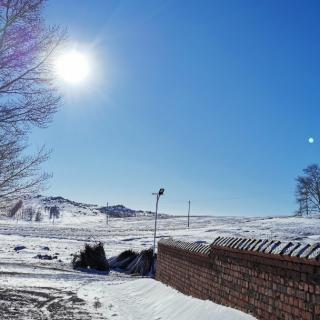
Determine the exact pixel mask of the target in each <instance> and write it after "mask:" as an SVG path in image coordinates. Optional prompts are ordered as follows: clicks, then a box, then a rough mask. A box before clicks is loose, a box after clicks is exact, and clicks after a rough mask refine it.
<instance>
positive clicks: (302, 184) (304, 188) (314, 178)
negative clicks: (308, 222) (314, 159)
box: [296, 164, 320, 215]
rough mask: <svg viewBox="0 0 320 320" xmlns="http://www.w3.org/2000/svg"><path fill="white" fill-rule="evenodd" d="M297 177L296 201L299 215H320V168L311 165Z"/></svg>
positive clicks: (316, 165)
mask: <svg viewBox="0 0 320 320" xmlns="http://www.w3.org/2000/svg"><path fill="white" fill-rule="evenodd" d="M303 173H304V175H302V176H299V177H297V179H296V181H297V187H296V201H297V203H298V206H299V207H298V209H297V214H298V215H310V214H320V167H319V165H318V164H312V165H309V166H308V167H307V168H305V169H304V170H303Z"/></svg>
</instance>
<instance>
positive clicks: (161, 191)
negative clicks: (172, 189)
mask: <svg viewBox="0 0 320 320" xmlns="http://www.w3.org/2000/svg"><path fill="white" fill-rule="evenodd" d="M158 194H159V196H162V195H163V194H164V188H161V189H160V190H159V193H158Z"/></svg>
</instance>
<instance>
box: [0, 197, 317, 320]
mask: <svg viewBox="0 0 320 320" xmlns="http://www.w3.org/2000/svg"><path fill="white" fill-rule="evenodd" d="M92 208H94V207H93V206H91V207H90V208H89V209H88V208H87V207H85V208H82V209H81V210H85V211H88V212H87V214H84V213H83V212H84V211H82V212H81V213H79V212H78V211H79V210H78V207H74V206H73V205H72V203H71V204H70V203H69V204H68V206H67V205H66V206H65V207H64V209H63V213H62V216H61V219H56V221H55V223H54V224H53V223H52V221H50V220H49V219H48V218H46V219H44V220H43V221H42V222H26V221H21V220H20V221H18V222H17V221H16V220H12V219H8V218H1V219H0V313H1V314H2V318H1V319H3V320H4V319H23V320H27V319H32V320H37V319H52V318H55V319H91V318H92V319H139V320H140V319H141V320H144V319H148V320H150V319H154V320H160V319H162V320H170V319H178V320H179V319H199V320H202V319H209V317H210V319H226V320H228V319H253V318H252V317H251V316H249V315H245V314H244V313H241V312H239V311H236V310H234V309H230V308H226V307H222V306H219V305H216V304H214V303H213V302H209V301H201V300H198V299H194V298H191V297H187V296H185V295H182V294H181V293H179V292H177V291H175V290H174V289H172V288H169V287H167V286H165V285H163V284H161V283H159V282H157V281H155V280H152V279H143V278H136V277H131V276H127V275H124V274H121V273H117V272H111V273H110V274H109V275H103V274H92V273H84V272H78V271H74V270H72V268H71V264H70V263H71V261H72V254H74V253H76V252H77V251H79V250H80V249H81V248H82V247H83V245H84V243H86V242H94V241H103V242H104V244H105V251H106V254H107V257H108V258H110V257H112V256H114V255H117V254H119V253H120V252H122V251H124V250H126V249H133V250H142V249H146V248H149V247H151V246H152V243H153V228H154V220H153V217H152V216H150V215H149V216H148V215H146V216H137V217H126V218H110V219H109V224H108V225H107V224H106V219H105V215H104V214H103V213H101V212H93V210H95V209H92ZM90 212H91V213H90ZM186 224H187V219H186V217H167V218H164V217H163V218H161V219H159V221H158V232H157V234H158V239H160V238H165V237H173V238H175V239H179V240H184V241H198V242H199V241H201V243H211V242H213V240H214V239H215V238H216V237H218V236H228V237H231V236H232V237H242V238H251V239H252V238H263V239H273V240H280V241H286V242H288V241H292V242H300V243H310V244H314V243H316V242H320V219H319V218H316V217H312V218H302V217H273V218H272V217H268V218H266V217H263V218H261V217H191V223H190V225H191V227H190V228H189V229H188V228H187V227H186ZM16 246H25V247H26V248H25V249H21V250H17V251H15V250H14V248H15V247H16ZM45 247H48V248H49V249H50V250H46V248H45ZM38 254H42V255H43V254H48V255H57V256H58V258H57V259H55V260H48V261H47V260H40V259H37V258H35V257H36V256H37V255H38Z"/></svg>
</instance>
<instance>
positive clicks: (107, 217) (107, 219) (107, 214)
mask: <svg viewBox="0 0 320 320" xmlns="http://www.w3.org/2000/svg"><path fill="white" fill-rule="evenodd" d="M108 207H109V202H107V209H106V224H107V226H108V225H109V213H108Z"/></svg>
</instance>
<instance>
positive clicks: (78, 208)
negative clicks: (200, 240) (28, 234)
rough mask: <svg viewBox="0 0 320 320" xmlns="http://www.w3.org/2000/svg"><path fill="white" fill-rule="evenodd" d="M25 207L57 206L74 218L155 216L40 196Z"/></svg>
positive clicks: (116, 207) (147, 212) (140, 211)
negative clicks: (80, 216)
mask: <svg viewBox="0 0 320 320" xmlns="http://www.w3.org/2000/svg"><path fill="white" fill-rule="evenodd" d="M25 205H26V206H32V207H38V208H39V207H40V208H43V209H45V208H49V207H53V206H56V207H58V208H59V210H60V211H61V212H62V213H69V214H72V215H73V216H77V215H97V214H108V215H109V216H111V217H115V218H124V217H139V216H153V215H154V213H153V212H151V211H143V210H134V209H129V208H127V207H125V206H124V205H121V204H118V205H113V206H108V207H106V206H98V205H96V204H87V203H81V202H76V201H72V200H69V199H66V198H63V197H60V196H56V197H53V196H42V195H38V196H36V197H35V198H33V199H30V200H27V201H26V204H25ZM160 216H161V217H165V216H167V215H165V214H160Z"/></svg>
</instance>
